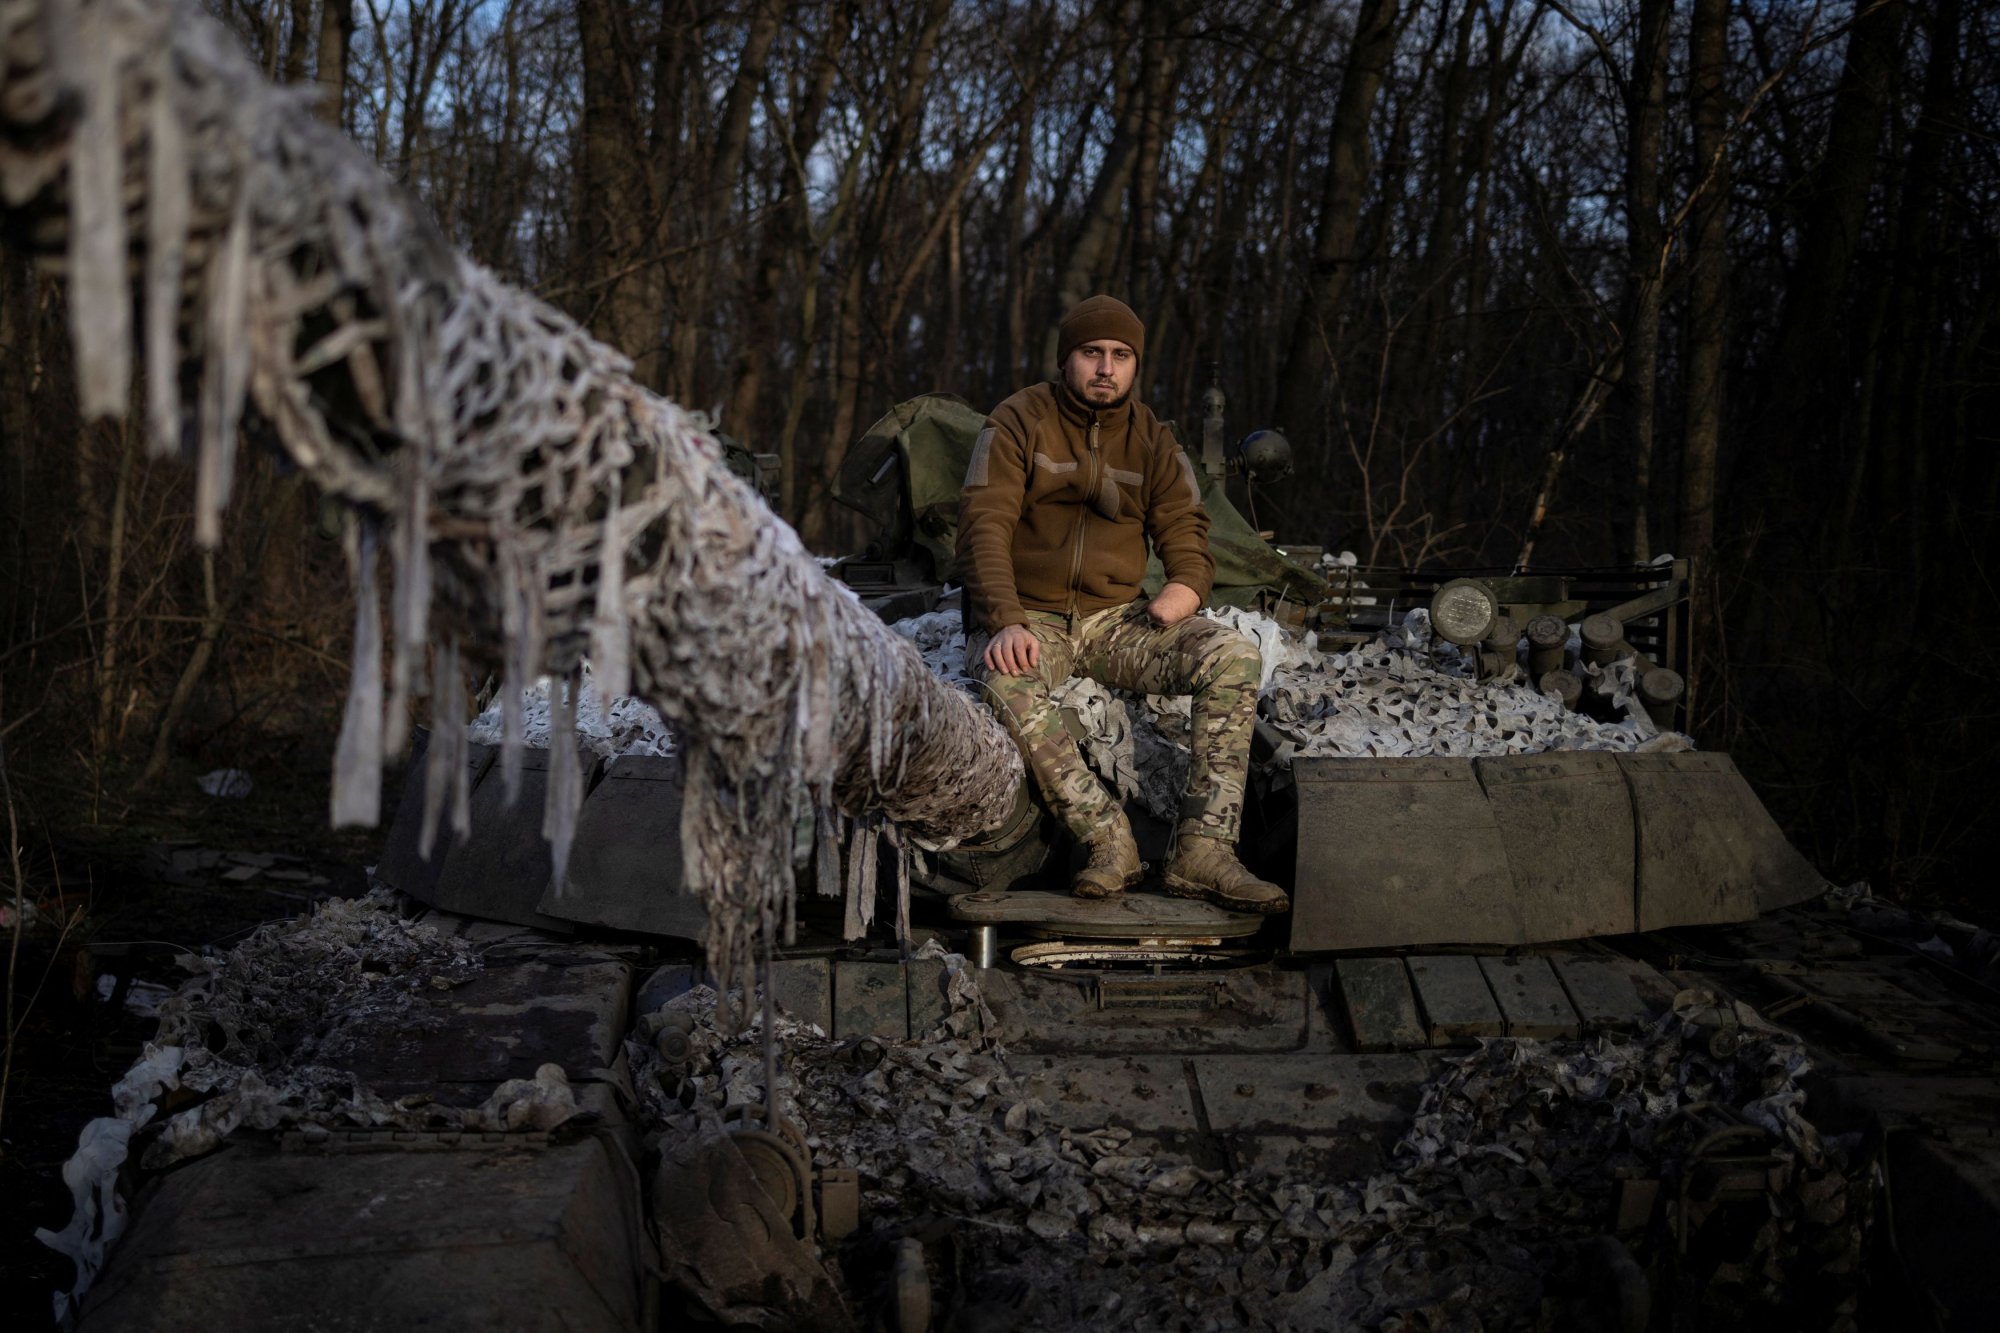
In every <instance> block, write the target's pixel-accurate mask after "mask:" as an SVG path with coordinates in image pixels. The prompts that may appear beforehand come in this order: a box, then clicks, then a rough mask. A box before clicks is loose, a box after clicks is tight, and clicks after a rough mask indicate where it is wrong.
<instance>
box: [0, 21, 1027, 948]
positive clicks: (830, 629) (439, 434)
mask: <svg viewBox="0 0 2000 1333" xmlns="http://www.w3.org/2000/svg"><path fill="white" fill-rule="evenodd" d="M0 209H4V220H5V222H6V223H7V226H8V229H9V232H10V233H11V235H12V237H13V238H14V239H16V240H20V241H23V242H25V243H26V244H27V246H28V247H29V248H30V249H31V250H32V251H34V252H35V253H37V254H38V255H40V256H42V257H43V258H45V259H49V260H53V261H56V262H58V263H59V264H61V265H62V266H63V267H65V268H66V270H67V273H68V275H69V283H70V308H71V311H72V337H73V340H74V342H75V346H76V353H77V363H78V376H79V381H80V391H81V397H82V400H83V407H84V410H85V411H86V412H87V413H89V414H92V415H105V414H111V413H116V412H118V411H121V410H122V409H123V407H124V404H125V396H126V390H127V386H128V384H129V382H130V378H131V373H132V368H133V367H132V349H133V347H134V346H135V345H136V346H139V347H142V348H143V357H144V369H145V372H146V374H145V383H146V416H147V422H146V427H147V437H148V439H149V440H150V442H151V447H152V449H153V450H154V452H156V453H159V454H178V453H181V452H183V450H184V448H185V447H186V446H185V444H184V442H185V441H189V440H192V441H193V446H192V452H193V453H194V456H195V464H196V467H197V469H198V473H197V483H196V532H197V536H198V538H199V539H200V540H201V541H203V542H204V543H208V544H211V545H212V544H214V543H215V542H216V541H217V540H218V538H219V535H220V532H221V524H222V513H223V507H224V505H225V503H226V501H227V499H228V489H229V478H230V475H231V471H232V464H233V453H234V450H235V447H236V441H237V438H238V435H239V431H240V430H246V431H247V432H248V433H250V434H251V435H253V437H254V436H263V437H266V438H270V439H272V440H274V441H275V443H276V444H277V445H278V446H279V447H281V448H282V449H283V450H284V452H285V453H286V454H287V455H288V456H289V457H290V458H291V459H292V460H293V461H294V462H295V463H297V464H298V465H299V466H300V467H301V468H303V469H304V470H305V471H306V472H308V473H309V474H310V475H311V476H312V478H313V480H314V481H315V482H316V483H318V484H319V486H321V487H322V488H323V489H324V490H325V491H326V492H327V493H329V494H331V495H333V496H335V497H337V498H338V499H339V500H341V501H342V502H344V504H345V505H346V506H347V507H348V513H349V515H350V518H349V523H348V550H349V555H350V560H351V564H352V566H353V569H354V572H355V578H356V586H357V589H358V602H359V609H358V614H357V633H356V646H355V672H354V682H353V686H352V692H351V694H350V697H349V701H348V708H347V715H346V720H345V724H344V725H343V727H342V731H341V736H340V741H339V747H338V751H337V755H336V765H335V790H334V795H333V814H334V819H335V821H336V822H364V823H367V822H373V821H374V819H375V818H376V815H377V813H378V812H377V810H376V805H377V795H376V793H377V791H378V789H379V777H378V772H379V766H380V762H381V759H382V757H383V755H384V753H385V752H394V751H396V750H397V749H399V748H400V747H401V745H402V743H403V739H404V738H403V735H402V731H403V725H404V720H405V718H406V717H407V714H408V703H409V701H410V699H411V698H413V697H414V696H416V695H418V694H420V693H422V692H424V690H425V684H424V680H423V675H424V663H425V658H426V653H425V651H424V649H425V647H426V645H427V644H428V645H433V646H435V647H436V648H437V650H438V654H437V657H438V670H437V672H436V680H437V682H438V686H439V689H438V692H437V693H438V697H436V698H434V700H433V712H434V713H435V716H436V719H437V728H438V735H437V737H436V738H435V743H434V744H433V745H432V747H431V754H432V761H431V769H430V788H429V808H430V810H429V818H428V819H427V828H431V829H434V828H435V827H437V826H438V824H439V823H440V822H441V820H442V819H443V818H444V816H445V813H446V812H447V811H449V812H450V814H451V816H452V822H453V824H454V826H455V827H456V829H457V830H458V831H459V832H461V833H462V832H463V831H464V830H465V828H466V824H467V819H466V801H465V793H464V790H463V783H464V780H465V765H464V764H463V763H458V762H454V760H455V758H456V757H457V756H459V755H460V754H462V752H463V741H464V736H463V717H464V709H463V701H462V699H460V698H459V697H458V691H459V685H458V675H457V671H456V669H455V668H456V664H457V661H458V655H459V653H460V652H461V650H463V651H465V652H467V653H469V654H470V655H472V656H475V657H479V658H482V659H485V660H488V661H492V660H496V659H497V661H498V663H499V665H500V666H501V667H502V669H503V673H504V678H505V681H506V684H507V686H508V690H507V697H508V698H510V699H512V700H514V701H516V702H515V703H514V705H512V708H511V713H512V715H511V716H510V717H509V719H508V722H509V726H508V733H509V735H508V743H507V745H506V746H505V761H504V762H505V767H506V773H507V777H508V780H509V781H510V783H512V782H513V781H514V780H516V779H517V778H518V774H519V772H520V743H519V739H520V730H521V728H520V709H519V705H518V700H519V698H520V687H521V686H523V685H525V684H527V683H529V682H531V681H532V680H533V679H534V678H535V677H536V676H537V675H538V674H540V673H542V672H549V673H551V674H554V675H557V676H570V677H573V676H574V675H575V673H576V672H577V670H578V666H579V663H580V662H581V660H582V658H583V657H584V655H585V654H586V653H588V654H589V656H590V658H591V660H592V662H593V664H594V666H595V669H596V674H597V676H598V678H599V681H600V684H601V685H602V686H603V688H604V689H605V692H606V694H607V696H610V697H615V696H616V695H618V694H622V693H624V692H625V691H626V689H627V688H628V683H629V688H630V689H631V690H632V692H634V693H636V694H637V695H639V696H640V697H642V698H644V699H646V700H647V701H648V702H650V703H652V704H653V705H654V706H655V707H656V708H658V710H659V711H660V713H661V715H662V716H663V717H664V718H666V719H667V721H668V722H669V723H670V724H671V725H672V726H673V727H674V729H675V731H676V734H677V736H678V737H679V738H680V740H681V742H682V750H683V754H684V756H685V762H686V767H687V793H688V799H687V802H686V806H685V815H684V830H683V832H684V841H685V848H686V870H687V875H688V879H689V882H690V884H691V886H692V887H693V888H694V889H695V891H696V892H698V893H700V894H701V895H702V896H703V897H704V898H705V899H706V901H707V903H708V906H709V921H710V933H709V941H708V944H709V949H710V953H711V958H712V961H713V962H714V964H715V966H716V969H717V971H718V974H719V975H721V976H723V977H725V978H726V977H728V976H730V975H731V974H732V973H734V972H735V971H737V970H738V969H740V968H745V967H747V965H748V963H749V961H750V959H751V956H752V941H753V939H754V937H755V934H756V931H757V929H758V928H759V927H760V926H761V927H762V928H766V929H769V928H772V927H773V926H774V925H775V924H776V923H777V922H778V921H779V920H781V919H782V918H783V915H784V912H785V909H786V906H787V905H788V903H789V894H790V889H791V885H792V882H793V870H792V865H791V847H792V833H793V829H794V828H795V827H796V825H797V823H798V822H799V820H800V819H801V818H802V817H803V816H804V815H805V814H806V813H807V812H809V811H817V812H818V813H819V814H820V815H821V816H822V817H823V818H830V817H831V815H832V812H833V811H834V810H835V809H839V810H841V811H844V812H846V813H847V814H849V815H860V816H868V817H870V818H884V819H887V820H890V821H893V822H894V823H895V824H897V825H900V826H902V827H903V828H904V829H906V830H909V831H911V832H913V833H915V834H917V835H918V836H919V837H923V838H927V839H931V840H934V841H947V842H948V841H950V840H952V839H955V838H959V837H965V836H970V835H973V834H975V833H978V832H981V831H983V830H985V829H986V828H988V827H991V826H992V825H993V824H995V823H997V822H998V821H999V820H1000V819H1001V818H1003V817H1004V816H1005V814H1006V812H1007V809H1008V805H1009V802H1010V801H1011V799H1012V796H1013V791H1014V788H1015V786H1016V784H1017V783H1018V781H1019V775H1020V767H1019V762H1020V761H1019V757H1018V755H1017V754H1016V753H1015V751H1014V748H1013V746H1012V745H1011V744H1010V743H1009V742H1008V740H1007V738H1006V736H1005V733H1004V732H1002V731H1001V730H1000V728H999V727H998V726H997V725H995V724H994V723H993V722H992V721H991V720H990V718H988V716H987V715H986V714H985V712H984V711H983V710H982V709H980V708H978V707H977V705H976V704H974V703H973V702H972V701H971V700H969V699H967V698H966V697H965V696H963V695H961V694H959V693H958V692H956V691H954V690H952V689H951V688H949V687H947V686H945V685H943V684H941V683H940V682H938V681H937V680H935V679H934V678H933V677H932V676H931V675H930V673H929V672H928V671H926V670H925V668H924V664H923V662H922V660H921V658H920V657H919V656H918V654H917V653H916V652H915V651H914V650H912V649H911V648H910V646H909V645H908V644H907V643H906V642H905V641H903V640H902V639H900V638H899V637H897V636H895V635H893V634H891V633H889V632H888V631H887V630H886V628H884V627H883V626H882V625H881V624H880V622H879V621H877V620H876V619H875V618H874V617H873V616H872V615H870V614H869V613H868V612H866V611H865V610H864V609H863V608H861V607H860V606H859V604H858V603H856V602H855V601H854V600H853V599H852V598H851V597H849V596H847V595H846V594H845V592H844V591H843V590H840V589H838V588H836V587H835V586H834V585H832V584H831V583H830V582H829V581H828V580H827V579H826V578H825V576H824V575H823V574H822V573H821V572H820V570H819V569H818V567H817V566H816V565H815V563H814V562H813V561H812V559H811V558H810V557H809V556H808V554H807V553H806V551H805V550H804V548H803V546H802V545H801V544H800V542H799V540H798V538H797V536H796V535H795V534H794V533H793V532H792V530H791V529H790V528H789V527H787V526H786V525H785V524H784V523H782V522H781V521H779V520H778V519H777V518H776V517H775V516H773V515H772V514H770V513H769V512H768V511H767V510H766V509H765V508H764V507H763V505H762V504H761V503H760V502H759V500H758V499H757V497H756V496H755V495H754V493H753V492H751V490H750V489H749V488H748V487H746V486H745V485H743V484H742V482H741V481H739V480H738V479H737V478H736V477H734V476H733V475H731V474H730V473H729V471H728V470H727V469H726V468H725V467H724V466H723V465H722V463H721V455H720V450H719V448H718V446H717V443H716V441H715V439H714V437H713V435H712V434H711V433H710V432H709V430H708V429H707V428H706V425H705V423H704V422H702V421H701V420H700V419H698V418H697V417H695V416H693V415H691V414H689V413H687V412H684V411H683V410H682V409H680V408H679V407H678V406H676V405H675V404H673V403H671V402H669V401H667V400H665V399H663V398H660V397H658V396H656V395H654V394H651V393H649V392H647V391H645V390H644V389H641V388H640V387H638V386H637V385H635V384H634V383H633V382H632V381H631V379H630V378H629V374H628V372H629V369H630V367H629V363H628V362H626V361H625V360H624V358H622V357H621V356H619V355H618V354H617V353H616V352H614V351H612V350H611V349H610V348H607V347H605V346H603V345H601V344H599V343H596V342H593V341H592V340H591V339H590V338H589V337H588V336H587V335H586V334H585V333H584V332H583V331H582V330H581V329H580V328H578V327H577V326H576V325H575V324H574V323H573V322H572V321H570V320H569V319H568V318H566V317H565V316H563V315H562V314H561V313H559V312H557V311H555V310H553V309H551V308H549V307H548V306H546V305H543V304H541V303H540V302H538V301H535V300H533V299H532V298H530V297H527V296H525V295H523V294H522V293H519V292H517V291H514V290H512V289H510V288H508V287H507V286H505V285H504V284H502V283H501V282H499V281H498V280H497V279H496V278H494V277H493V276H492V275H491V274H489V273H487V272H486V271H485V270H483V269H481V268H479V267H478V266H477V265H475V264H473V263H472V262H470V261H469V260H467V259H465V258H463V257H462V256H459V255H457V254H455V253H453V252H452V251H451V249H450V248H449V246H447V245H446V244H445V243H444V241H443V240H442V238H441V237H440V236H439V235H438V234H437V233H436V231H435V230H434V228H433V227H432V225H431V224H430V222H429V221H428V219H427V217H426V215H425V214H424V213H423V211H422V209H421V207H420V206H418V205H417V204H415V203H414V201H412V200H411V199H410V198H409V197H408V196H407V195H405V194H404V193H403V192H402V191H401V190H400V189H398V188H397V187H396V186H394V185H393V184H392V183H391V182H389V181H388V180H387V178H386V177H384V176H383V175H382V174H381V172H380V171H379V170H378V169H377V168H376V167H375V165H374V164H373V163H372V162H371V161H369V160H368V159H367V158H366V157H365V156H364V155H363V154H362V153H361V152H360V150H359V149H357V148H356V147H355V146H354V145H352V144H351V143H349V142H348V141H347V140H346V139H344V138H342V137H341V136H340V135H338V134H337V133H335V132H333V131H332V130H330V129H328V128H327V127H325V126H323V125H322V124H320V123H319V122H318V121H317V120H315V119H314V118H313V117H312V115H311V113H310V105H309V100H308V96H307V95H306V94H304V93H301V92H297V91H290V90H283V89H278V88H273V87H272V86H270V85H269V84H267V83H265V82H264V81H263V79H262V78H261V77H260V76H259V75H258V74H257V72H256V71H255V70H254V69H253V68H252V67H251V66H250V64H249V63H248V62H247V61H246V60H245V59H244V58H243V56H242V55H241V53H240V52H239V51H238V50H237V49H236V47H235V45H234V42H233V40H232V39H231V38H230V37H229V36H228V35H227V34H226V33H225V32H224V31H223V30H222V28H221V27H220V26H218V25H216V24H214V23H213V22H211V21H210V20H209V19H207V18H206V17H205V16H204V15H202V14H200V13H198V12H197V11H196V10H195V8H194V6H193V5H192V4H189V3H185V0H82V2H80V3H44V2H42V0H0ZM135 311H136V312H137V318H138V321H139V327H138V328H137V329H134V327H133V326H132V321H133V317H134V312H135ZM384 542H386V544H387V545H388V546H389V547H390V550H391V554H392V557H393V560H394V565H395V583H394V594H393V606H392V608H391V611H390V621H391V623H392V625H393V627H394V647H393V656H392V659H391V661H392V666H391V669H390V672H389V681H388V697H387V699H386V700H385V699H384V698H383V694H382V680H381V672H380V670H379V668H378V665H377V663H378V660H379V658H378V654H379V649H380V641H379V628H378V625H379V618H378V617H379V608H378V607H377V605H376V598H375V592H374V589H375V586H376V585H375V578H374V572H375V567H376V560H377V555H378V547H379V546H380V545H381V544H383V543H384ZM434 599H435V606H434V605H433V602H434ZM496 644H497V645H498V648H497V650H496V648H495V645H496ZM572 697H573V693H572ZM454 788H456V790H454ZM580 798H581V782H580V774H579V772H578V766H577V763H576V756H575V751H574V748H573V747H569V746H558V747H556V749H555V753H554V756H553V763H552V766H551V773H550V779H549V784H548V805H547V809H546V811H545V815H544V832H545V833H546V834H548V836H549V837H550V839H551V842H552V844H553V846H554V849H555V853H556V860H557V864H558V872H557V873H558V882H560V874H561V871H560V867H561V865H562V863H563V861H564V858H565V856H566V853H567V848H568V842H569V836H570V830H571V829H572V828H573V825H574V821H575V815H576V810H577V806H578V803H579V801H580ZM825 843H826V840H825V839H822V845H823V846H824V845H825ZM822 854H823V855H824V854H825V853H824V852H823V853H822ZM821 882H822V884H826V883H832V882H834V880H833V877H832V876H831V875H830V873H829V870H828V868H827V867H826V866H824V865H822V868H821Z"/></svg>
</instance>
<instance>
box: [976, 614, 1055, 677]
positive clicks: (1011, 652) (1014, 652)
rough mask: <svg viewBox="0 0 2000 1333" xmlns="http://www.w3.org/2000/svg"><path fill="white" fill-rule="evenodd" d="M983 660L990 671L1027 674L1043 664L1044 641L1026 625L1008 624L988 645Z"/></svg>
mask: <svg viewBox="0 0 2000 1333" xmlns="http://www.w3.org/2000/svg"><path fill="white" fill-rule="evenodd" d="M983 660H984V661H985V663H986V669H987V670H988V671H998V672H1000V673H1001V674H1002V675H1007V676H1025V675H1027V674H1028V673H1029V672H1030V671H1033V670H1034V669H1035V668H1036V667H1038V666H1040V665H1041V664H1042V641H1041V640H1040V639H1037V638H1036V637H1035V636H1034V635H1033V634H1032V633H1031V632H1029V629H1028V627H1027V626H1026V625H1007V626H1004V627H1003V628H1002V629H1001V631H1000V632H999V633H998V634H995V635H994V636H993V641H992V642H991V643H989V644H987V645H986V656H985V657H984V659H983Z"/></svg>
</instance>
